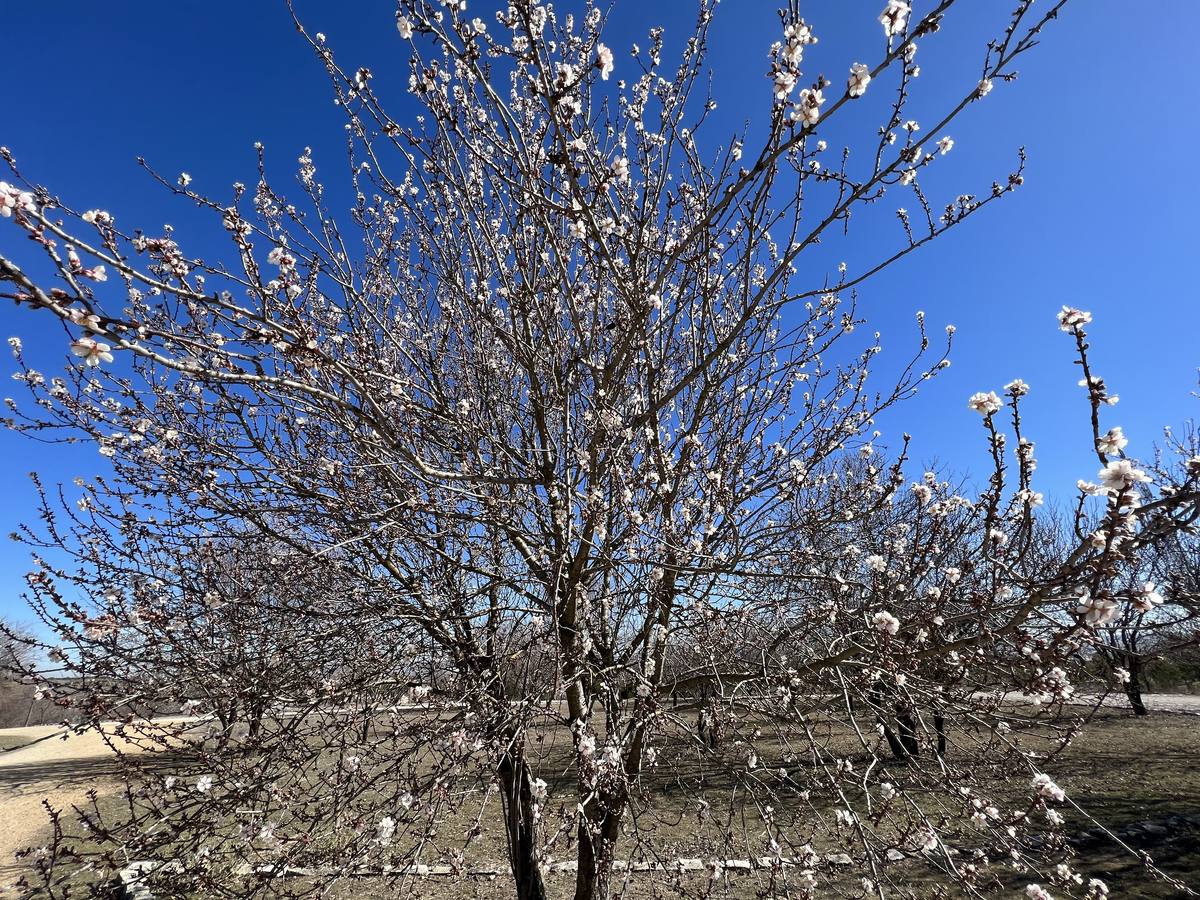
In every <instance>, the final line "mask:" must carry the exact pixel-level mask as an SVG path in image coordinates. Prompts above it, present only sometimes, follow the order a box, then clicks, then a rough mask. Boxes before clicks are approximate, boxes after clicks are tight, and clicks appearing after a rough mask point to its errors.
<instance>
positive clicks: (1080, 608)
mask: <svg viewBox="0 0 1200 900" xmlns="http://www.w3.org/2000/svg"><path fill="white" fill-rule="evenodd" d="M1075 612H1077V613H1078V614H1079V615H1081V616H1083V620H1084V621H1085V622H1086V623H1087V624H1088V625H1092V626H1096V625H1103V624H1105V623H1106V622H1108V621H1110V620H1111V619H1112V618H1113V616H1115V615H1116V614H1117V604H1116V602H1115V601H1114V600H1109V599H1107V598H1102V597H1093V596H1092V595H1091V594H1089V593H1084V594H1083V595H1081V596H1080V598H1079V604H1078V605H1077V606H1076V607H1075Z"/></svg>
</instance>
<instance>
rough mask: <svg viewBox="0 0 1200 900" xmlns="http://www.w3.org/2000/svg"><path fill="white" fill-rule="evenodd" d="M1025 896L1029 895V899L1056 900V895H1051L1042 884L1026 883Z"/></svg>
mask: <svg viewBox="0 0 1200 900" xmlns="http://www.w3.org/2000/svg"><path fill="white" fill-rule="evenodd" d="M1025 896H1026V897H1028V898H1029V900H1054V897H1053V896H1051V894H1050V892H1049V891H1048V890H1046V889H1045V888H1044V887H1042V886H1041V885H1040V884H1027V885H1025Z"/></svg>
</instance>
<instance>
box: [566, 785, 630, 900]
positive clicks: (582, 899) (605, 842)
mask: <svg viewBox="0 0 1200 900" xmlns="http://www.w3.org/2000/svg"><path fill="white" fill-rule="evenodd" d="M598 802H599V801H595V800H593V801H592V803H593V804H597V803H598ZM624 812H625V801H624V799H623V798H620V797H606V798H604V806H603V807H599V806H593V808H592V809H589V810H586V811H585V815H584V818H583V820H582V821H581V822H580V823H579V830H578V837H579V850H578V854H577V855H578V860H579V869H578V870H577V871H576V874H575V900H609V898H610V897H611V896H612V886H613V885H612V882H613V859H614V856H615V852H616V848H617V841H618V839H619V838H620V833H621V818H622V816H623V815H624ZM589 825H590V826H591V827H590V828H589Z"/></svg>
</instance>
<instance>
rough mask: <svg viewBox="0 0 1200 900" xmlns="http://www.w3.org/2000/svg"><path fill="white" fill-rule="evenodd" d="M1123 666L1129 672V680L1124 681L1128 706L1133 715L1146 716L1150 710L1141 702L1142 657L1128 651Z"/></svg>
mask: <svg viewBox="0 0 1200 900" xmlns="http://www.w3.org/2000/svg"><path fill="white" fill-rule="evenodd" d="M1125 666H1126V669H1127V671H1128V672H1129V680H1128V681H1127V682H1125V696H1126V697H1128V698H1129V708H1130V709H1132V710H1133V714H1134V715H1135V716H1148V715H1150V710H1148V709H1146V704H1145V703H1144V702H1142V658H1141V657H1140V656H1138V655H1137V654H1134V653H1130V654H1128V655H1127V656H1126V657H1125Z"/></svg>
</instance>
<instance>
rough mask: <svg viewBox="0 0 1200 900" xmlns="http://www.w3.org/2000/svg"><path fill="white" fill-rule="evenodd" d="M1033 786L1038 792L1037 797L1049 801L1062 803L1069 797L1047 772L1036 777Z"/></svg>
mask: <svg viewBox="0 0 1200 900" xmlns="http://www.w3.org/2000/svg"><path fill="white" fill-rule="evenodd" d="M1032 785H1033V789H1034V790H1035V791H1036V792H1037V795H1038V796H1039V797H1044V798H1045V799H1047V800H1054V801H1056V802H1058V803H1062V802H1063V800H1065V799H1066V797H1067V795H1066V793H1065V792H1064V791H1063V789H1062V788H1060V787H1059V786H1058V785H1057V784H1055V783H1054V779H1052V778H1051V777H1050V776H1049V775H1047V774H1046V773H1045V772H1040V773H1038V774H1037V775H1034V776H1033V782H1032Z"/></svg>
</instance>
